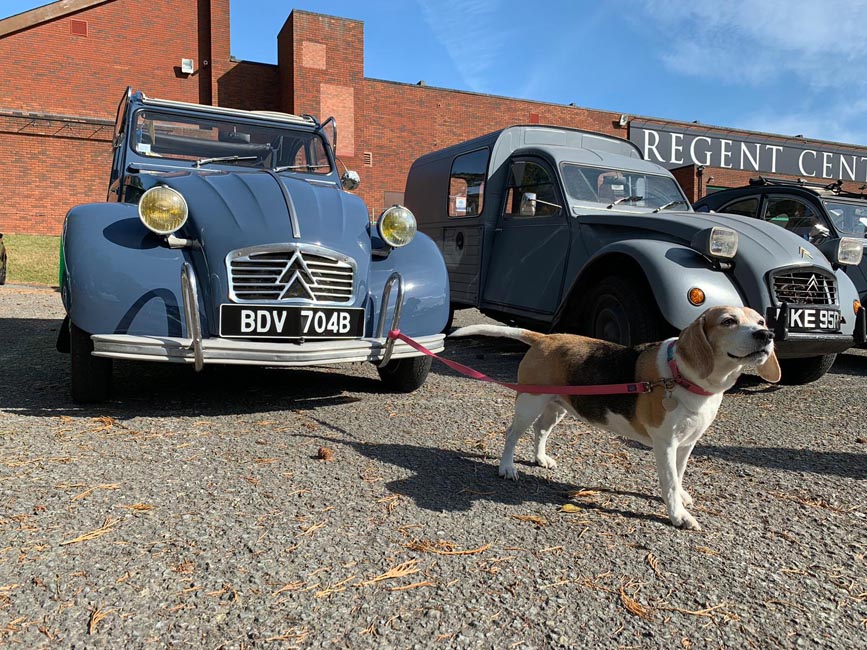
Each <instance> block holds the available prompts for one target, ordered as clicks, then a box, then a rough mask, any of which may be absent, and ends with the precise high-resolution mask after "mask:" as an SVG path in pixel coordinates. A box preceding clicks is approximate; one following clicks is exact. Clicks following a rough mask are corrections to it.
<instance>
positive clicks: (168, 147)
mask: <svg viewBox="0 0 867 650" xmlns="http://www.w3.org/2000/svg"><path fill="white" fill-rule="evenodd" d="M131 146H132V148H133V150H134V151H135V152H136V153H137V154H139V155H141V156H147V157H150V158H168V159H171V160H183V161H187V162H191V163H193V164H194V165H195V166H196V167H201V166H206V165H216V164H220V165H237V166H242V167H256V168H260V169H261V168H264V169H276V170H278V171H295V172H303V173H311V174H328V173H330V172H331V163H330V161H329V159H328V155H327V153H326V150H325V147H326V144H325V140H324V139H323V138H322V137H321V136H320V135H319V134H317V133H311V132H309V131H301V130H295V129H292V128H289V127H288V126H287V127H285V128H284V127H281V126H280V125H269V124H247V123H238V122H231V121H222V120H217V119H212V118H206V117H198V116H185V115H184V116H181V115H171V114H167V113H159V112H157V111H150V110H143V111H139V112H138V114H137V115H136V119H135V131H134V133H133V137H132V138H131Z"/></svg>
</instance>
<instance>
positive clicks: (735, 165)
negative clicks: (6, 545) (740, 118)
mask: <svg viewBox="0 0 867 650" xmlns="http://www.w3.org/2000/svg"><path fill="white" fill-rule="evenodd" d="M629 139H630V140H631V141H632V142H633V143H635V144H636V145H638V147H639V148H640V149H641V153H642V155H643V156H644V158H645V160H649V161H651V162H655V163H658V164H660V165H662V166H663V167H667V168H669V169H674V168H675V167H682V166H684V165H704V166H705V167H721V168H723V169H735V170H743V171H748V172H762V173H769V174H787V175H791V176H800V177H802V178H819V179H822V178H824V179H829V180H837V179H839V178H842V179H843V180H844V181H856V182H861V183H864V182H867V149H864V148H855V147H852V148H849V149H846V148H843V147H835V146H834V145H829V144H825V143H822V144H821V146H819V143H812V142H810V141H809V140H805V141H804V143H803V144H801V143H799V142H793V141H792V140H776V139H771V138H763V137H762V136H760V135H753V134H749V135H747V134H734V133H733V134H721V133H720V131H719V130H716V131H712V130H709V129H706V128H703V127H700V128H691V127H682V128H680V129H675V128H674V127H673V126H671V125H668V124H657V123H654V122H643V121H639V120H632V121H631V122H630V124H629Z"/></svg>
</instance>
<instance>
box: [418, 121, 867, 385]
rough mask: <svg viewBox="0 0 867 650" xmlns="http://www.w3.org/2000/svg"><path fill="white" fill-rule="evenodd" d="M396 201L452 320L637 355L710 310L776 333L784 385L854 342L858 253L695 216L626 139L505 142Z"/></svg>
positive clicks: (735, 220)
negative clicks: (443, 289) (850, 269)
mask: <svg viewBox="0 0 867 650" xmlns="http://www.w3.org/2000/svg"><path fill="white" fill-rule="evenodd" d="M405 201H406V204H407V206H408V207H409V208H410V209H411V210H412V211H413V212H414V214H415V215H416V218H417V219H418V227H419V230H421V231H422V232H424V233H426V234H428V235H429V236H430V237H431V238H432V239H433V240H434V241H435V242H436V243H437V245H438V246H439V248H440V250H441V251H442V253H443V256H444V258H445V261H446V267H447V269H448V275H449V283H450V291H451V298H450V300H451V307H452V309H461V308H464V307H477V308H479V309H480V310H481V311H482V312H483V313H484V314H486V315H488V316H491V317H492V318H495V319H497V320H500V321H502V322H509V323H518V324H522V325H526V326H529V327H534V328H536V329H540V330H542V331H570V332H578V333H582V334H586V335H589V336H594V337H597V338H602V339H607V340H610V341H615V342H618V343H621V344H625V345H634V344H637V343H641V342H646V341H653V340H660V339H663V338H665V337H666V336H669V335H672V334H674V333H675V332H677V331H679V330H681V329H682V328H684V327H686V325H688V324H689V323H690V322H692V321H693V320H694V319H695V318H697V317H698V316H699V315H700V314H701V313H702V312H703V311H704V310H705V309H707V308H708V307H711V306H715V305H743V306H749V307H752V308H753V309H755V310H757V311H758V312H760V313H762V314H763V315H765V317H766V319H767V321H768V324H769V327H771V328H772V329H773V330H774V332H775V335H776V341H777V355H778V357H779V358H780V364H781V366H782V370H783V381H784V382H786V383H790V384H800V383H807V382H810V381H814V380H816V379H818V378H819V377H821V376H822V375H823V374H825V372H827V371H828V369H829V368H830V367H831V364H832V363H833V361H834V358H835V356H836V354H837V353H838V352H841V351H843V350H846V349H847V348H849V347H851V346H852V345H854V344H857V343H860V342H862V341H863V340H864V336H865V334H864V331H865V312H864V309H863V308H862V307H861V304H860V302H858V293H857V292H856V290H855V287H854V286H853V284H852V282H851V280H850V279H849V278H848V276H847V275H846V274H845V273H843V271H842V270H841V269H840V266H841V265H846V264H858V263H859V261H860V258H861V254H862V245H861V242H860V241H857V240H852V239H846V238H843V239H836V240H834V241H833V242H829V243H828V244H827V245H826V246H824V247H823V252H824V255H823V254H820V252H819V250H818V249H817V248H816V247H815V246H813V245H812V244H811V243H809V242H808V241H806V240H804V239H801V238H799V237H798V236H796V235H795V234H793V233H790V232H786V231H784V230H782V229H781V228H777V227H775V226H773V225H772V224H767V223H763V222H760V221H757V220H755V219H749V218H746V217H741V216H736V215H729V214H707V213H702V214H700V213H696V212H693V210H692V208H691V207H690V205H689V202H688V201H687V199H686V196H685V195H684V194H683V191H682V190H681V188H680V186H679V185H678V184H677V182H676V180H675V179H674V177H673V176H672V175H671V173H670V172H668V171H667V170H666V169H664V168H662V167H660V166H658V165H656V164H653V163H651V162H648V161H645V160H643V159H642V158H641V152H640V150H639V149H638V147H636V146H635V145H633V144H632V143H631V142H628V141H626V140H623V139H620V138H616V137H612V136H607V135H602V134H598V133H591V132H586V131H580V130H576V129H569V128H561V127H552V126H538V125H532V126H512V127H508V128H505V129H502V130H500V131H496V132H494V133H491V134H488V135H485V136H482V137H479V138H476V139H474V140H470V141H467V142H463V143H461V144H458V145H455V146H453V147H450V148H447V149H443V150H441V151H436V152H433V153H429V154H427V155H425V156H422V157H421V158H419V159H418V160H416V161H415V162H414V163H413V165H412V168H411V169H410V172H409V176H408V178H407V183H406V194H405ZM826 256H827V258H826Z"/></svg>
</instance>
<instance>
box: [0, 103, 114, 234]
mask: <svg viewBox="0 0 867 650" xmlns="http://www.w3.org/2000/svg"><path fill="white" fill-rule="evenodd" d="M112 129H113V121H112V122H108V121H95V120H91V121H88V122H84V121H73V120H70V119H64V118H48V117H43V116H32V115H30V116H28V115H3V114H0V188H2V194H3V200H2V201H0V232H4V233H28V234H39V235H58V234H60V228H61V226H62V224H63V217H64V215H65V214H66V211H67V210H68V209H69V208H70V207H71V206H73V205H76V204H78V203H86V202H90V201H95V200H96V201H101V200H104V199H105V194H106V190H107V187H108V169H109V166H110V165H111V134H112Z"/></svg>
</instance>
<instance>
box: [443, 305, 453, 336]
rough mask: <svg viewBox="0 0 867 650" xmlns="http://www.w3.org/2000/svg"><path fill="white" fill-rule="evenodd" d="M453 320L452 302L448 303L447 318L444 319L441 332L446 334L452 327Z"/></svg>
mask: <svg viewBox="0 0 867 650" xmlns="http://www.w3.org/2000/svg"><path fill="white" fill-rule="evenodd" d="M454 322H455V306H454V303H452V304H450V305H449V319H448V320H447V321H446V325H445V327H443V334H448V333H449V331H450V330H451V329H452V324H454Z"/></svg>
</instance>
